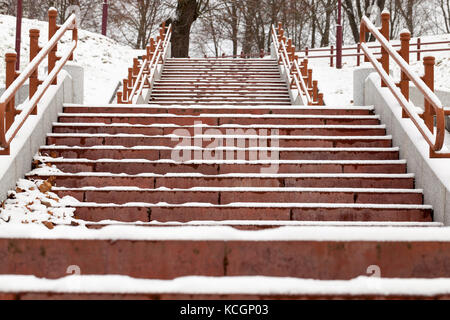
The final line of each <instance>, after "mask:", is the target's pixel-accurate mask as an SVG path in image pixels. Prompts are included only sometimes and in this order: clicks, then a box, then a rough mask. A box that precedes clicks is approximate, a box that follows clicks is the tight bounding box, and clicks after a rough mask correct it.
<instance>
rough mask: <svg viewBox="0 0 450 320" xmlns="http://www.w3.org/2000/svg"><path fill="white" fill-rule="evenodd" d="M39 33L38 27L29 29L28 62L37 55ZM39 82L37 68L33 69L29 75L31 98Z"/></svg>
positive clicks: (35, 112) (34, 111) (33, 112)
mask: <svg viewBox="0 0 450 320" xmlns="http://www.w3.org/2000/svg"><path fill="white" fill-rule="evenodd" d="M39 34H40V31H39V30H38V29H30V63H31V61H33V59H34V58H35V57H36V56H37V55H38V53H39V51H40V50H41V48H40V47H39ZM40 84H41V82H40V81H39V79H38V72H37V70H36V71H34V72H33V73H32V74H31V76H30V86H29V91H28V95H29V98H30V99H31V98H32V97H33V96H34V94H35V93H36V91H37V90H38V86H39V85H40ZM31 114H32V115H36V114H37V106H36V107H35V108H34V109H33V111H32V113H31Z"/></svg>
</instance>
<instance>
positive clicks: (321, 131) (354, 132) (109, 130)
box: [53, 125, 386, 137]
mask: <svg viewBox="0 0 450 320" xmlns="http://www.w3.org/2000/svg"><path fill="white" fill-rule="evenodd" d="M177 129H179V128H152V127H120V126H115V127H109V126H101V127H96V126H78V125H77V126H70V125H67V127H66V126H54V127H53V133H91V134H101V133H106V134H120V133H125V134H145V135H161V136H162V135H168V134H172V133H173V132H174V131H175V130H177ZM182 129H183V130H188V131H189V133H190V134H191V135H193V134H194V127H182ZM207 129H214V130H220V132H221V133H222V134H225V133H226V131H227V129H237V128H221V127H208V128H207ZM242 129H244V130H246V129H248V128H242ZM252 129H255V130H257V131H260V130H262V129H266V128H262V127H261V128H252ZM274 129H277V130H278V132H279V134H280V135H282V136H314V135H318V136H360V137H361V136H384V135H386V130H385V129H334V128H304V129H303V128H301V129H300V128H299V129H296V128H286V129H285V128H274ZM205 130H206V129H205ZM267 130H269V129H267Z"/></svg>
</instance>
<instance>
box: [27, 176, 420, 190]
mask: <svg viewBox="0 0 450 320" xmlns="http://www.w3.org/2000/svg"><path fill="white" fill-rule="evenodd" d="M30 178H34V179H41V180H47V179H48V178H49V176H32V177H30ZM54 186H56V187H66V188H83V187H98V188H101V187H104V186H111V187H112V186H133V187H138V188H144V189H152V188H159V187H166V188H179V189H188V188H194V187H266V188H268V187H274V188H281V187H298V188H387V189H413V188H414V179H413V178H402V179H400V178H396V179H394V178H203V177H202V178H186V177H182V178H152V177H150V178H147V177H132V178H131V177H83V176H81V177H62V176H59V177H56V180H55V183H54Z"/></svg>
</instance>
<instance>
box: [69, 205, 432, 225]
mask: <svg viewBox="0 0 450 320" xmlns="http://www.w3.org/2000/svg"><path fill="white" fill-rule="evenodd" d="M432 211H433V210H432V209H431V208H430V207H429V206H416V205H396V206H393V205H390V206H389V205H368V204H365V205H360V206H358V205H350V204H316V205H315V206H306V205H303V206H302V205H296V204H288V203H286V204H284V206H277V204H275V203H274V204H273V205H272V206H271V207H257V206H256V205H253V206H252V204H247V205H246V206H239V205H233V206H227V205H225V206H203V207H201V206H195V205H190V206H176V205H167V206H158V205H150V204H148V205H147V206H145V205H141V206H138V205H133V204H129V205H128V204H127V205H108V204H105V205H102V204H95V205H90V204H89V203H83V204H80V205H79V206H76V211H75V217H76V218H77V219H81V220H84V221H91V222H100V221H105V220H112V221H120V222H135V221H140V222H162V223H165V222H166V223H170V224H169V225H168V226H173V222H174V221H177V222H192V221H198V222H200V221H220V222H221V225H229V224H228V223H227V221H243V222H246V223H245V224H243V225H242V226H239V228H240V229H244V228H245V225H247V226H248V227H247V228H246V229H247V230H261V229H267V228H269V227H276V225H274V224H273V223H272V225H270V224H269V226H265V227H264V226H259V227H258V226H254V225H253V226H252V227H251V226H250V225H249V221H251V220H255V221H317V222H321V221H322V222H323V221H340V222H343V221H347V222H354V221H371V222H386V221H390V222H420V221H421V222H431V221H432V220H433V219H432V218H433V215H432ZM236 224H237V223H233V225H236Z"/></svg>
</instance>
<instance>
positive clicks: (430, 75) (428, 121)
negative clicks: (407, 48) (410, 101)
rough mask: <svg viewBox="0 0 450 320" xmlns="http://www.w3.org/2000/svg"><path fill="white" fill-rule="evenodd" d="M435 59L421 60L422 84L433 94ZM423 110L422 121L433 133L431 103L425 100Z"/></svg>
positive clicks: (426, 58)
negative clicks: (422, 68) (423, 71)
mask: <svg viewBox="0 0 450 320" xmlns="http://www.w3.org/2000/svg"><path fill="white" fill-rule="evenodd" d="M435 62H436V59H435V58H434V57H432V56H428V57H424V58H423V66H424V69H425V74H424V76H423V82H425V84H426V85H427V86H428V87H429V88H430V90H431V91H433V92H434V64H435ZM424 106H425V110H424V112H423V120H424V122H425V125H426V126H427V127H428V129H429V130H430V131H431V133H434V111H433V108H432V107H431V103H429V102H428V100H427V99H425V101H424Z"/></svg>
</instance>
